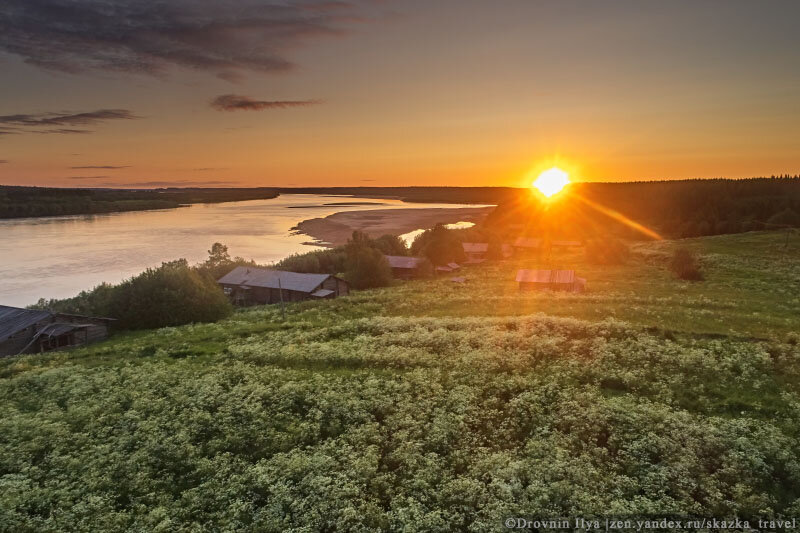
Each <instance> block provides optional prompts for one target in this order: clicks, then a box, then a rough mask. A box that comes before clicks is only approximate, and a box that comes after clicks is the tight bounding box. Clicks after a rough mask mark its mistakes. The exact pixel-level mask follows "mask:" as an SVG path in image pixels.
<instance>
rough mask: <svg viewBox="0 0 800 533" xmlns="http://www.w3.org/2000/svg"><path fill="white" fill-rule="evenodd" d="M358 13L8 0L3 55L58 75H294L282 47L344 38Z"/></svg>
mask: <svg viewBox="0 0 800 533" xmlns="http://www.w3.org/2000/svg"><path fill="white" fill-rule="evenodd" d="M361 3H362V4H365V5H366V4H368V2H361ZM363 7H364V6H359V5H358V2H315V1H309V0H295V1H293V2H285V1H282V2H265V1H263V0H227V1H225V2H220V1H218V0H171V1H169V2H163V1H157V0H81V1H74V0H73V1H64V0H5V1H4V2H3V9H2V10H0V51H3V52H7V53H10V54H13V55H16V56H19V57H21V58H23V60H24V61H25V62H27V63H29V64H32V65H36V66H38V67H41V68H44V69H48V70H56V71H62V72H70V73H80V72H86V71H115V72H125V73H135V74H146V75H156V76H160V75H163V74H164V73H165V72H166V71H167V70H168V69H169V68H170V67H172V66H178V67H182V68H188V69H194V70H200V71H205V72H210V73H213V74H215V75H217V76H218V77H220V78H222V79H226V80H230V81H235V80H237V79H239V78H240V77H241V76H242V73H243V72H283V71H287V70H289V69H291V68H292V67H293V64H292V62H291V61H290V60H288V59H287V58H286V57H285V56H286V52H287V51H288V50H289V49H291V48H295V47H297V46H299V45H302V44H306V43H308V42H309V41H310V40H313V39H317V38H319V37H324V36H336V35H341V34H344V33H346V32H347V30H348V26H349V25H351V24H353V23H354V22H357V21H361V20H363V19H364V17H363V16H362V14H361V12H363V9H362V8H363Z"/></svg>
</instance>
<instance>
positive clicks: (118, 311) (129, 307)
mask: <svg viewBox="0 0 800 533" xmlns="http://www.w3.org/2000/svg"><path fill="white" fill-rule="evenodd" d="M232 311H233V309H232V307H231V304H230V302H228V299H227V298H226V297H225V295H224V294H223V292H222V289H220V287H219V285H217V283H216V282H215V281H214V280H212V279H210V278H209V277H207V276H203V275H201V274H200V273H199V272H197V271H195V270H193V269H191V268H189V265H188V264H187V263H186V260H184V259H181V260H178V261H172V262H169V263H163V264H162V265H161V266H160V267H159V268H149V269H147V270H146V271H144V272H143V273H141V274H139V275H138V276H135V277H133V278H131V279H128V280H126V281H124V282H122V283H121V284H119V285H118V286H116V287H115V288H114V290H113V291H112V295H111V299H110V302H109V314H110V316H112V317H113V318H116V319H117V323H116V324H115V326H116V327H118V328H120V329H149V328H160V327H164V326H178V325H181V324H189V323H192V322H214V321H217V320H219V319H221V318H224V317H226V316H228V315H230V314H231V312H232Z"/></svg>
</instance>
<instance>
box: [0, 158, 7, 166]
mask: <svg viewBox="0 0 800 533" xmlns="http://www.w3.org/2000/svg"><path fill="white" fill-rule="evenodd" d="M6 163H8V159H0V165H5V164H6Z"/></svg>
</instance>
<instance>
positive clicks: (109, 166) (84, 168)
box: [69, 165, 131, 170]
mask: <svg viewBox="0 0 800 533" xmlns="http://www.w3.org/2000/svg"><path fill="white" fill-rule="evenodd" d="M69 168H71V169H73V170H86V169H92V168H94V169H107V170H116V169H119V168H131V167H130V166H129V165H120V166H115V165H85V166H81V167H69Z"/></svg>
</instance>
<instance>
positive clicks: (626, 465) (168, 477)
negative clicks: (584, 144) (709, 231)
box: [0, 233, 800, 531]
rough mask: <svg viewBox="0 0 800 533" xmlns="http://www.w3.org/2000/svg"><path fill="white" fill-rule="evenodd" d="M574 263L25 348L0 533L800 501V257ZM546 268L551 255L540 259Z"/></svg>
mask: <svg viewBox="0 0 800 533" xmlns="http://www.w3.org/2000/svg"><path fill="white" fill-rule="evenodd" d="M784 242H785V235H783V234H774V233H752V234H743V235H730V236H721V237H711V238H703V239H693V240H691V241H685V242H682V243H681V244H682V245H688V246H690V247H693V248H695V249H696V250H697V251H698V252H699V253H700V258H701V263H702V268H703V269H704V272H705V277H706V281H704V282H701V283H688V282H682V281H678V280H675V279H673V278H672V277H671V276H670V274H669V272H668V271H667V270H666V268H665V267H664V258H665V257H668V255H669V251H670V250H671V248H672V247H674V246H676V243H674V242H660V243H647V244H639V245H636V246H635V247H634V253H633V255H632V258H631V260H630V262H629V263H628V264H626V265H621V266H613V267H600V266H593V265H590V264H587V263H585V262H584V261H583V259H582V257H581V254H580V253H579V252H569V253H565V254H563V255H560V256H557V257H555V258H551V262H552V261H559V262H560V263H561V264H560V266H562V267H565V268H567V267H568V268H573V267H574V268H576V269H577V270H579V271H580V275H582V276H584V277H587V278H588V280H589V291H588V292H587V293H585V294H552V293H522V294H521V293H519V291H518V290H517V289H516V286H515V285H514V283H513V279H514V276H513V273H514V271H515V269H516V268H517V267H519V266H520V265H522V264H525V265H526V266H527V265H531V266H533V267H535V266H536V264H535V263H536V261H535V260H530V261H527V262H519V263H518V262H500V263H497V264H487V265H484V266H476V267H472V268H469V269H467V270H466V272H465V275H466V276H467V277H468V281H467V283H466V284H463V285H461V284H454V283H450V282H449V281H448V280H447V278H442V279H434V280H428V281H419V282H409V283H404V284H402V285H400V286H396V287H391V288H386V289H380V290H373V291H362V292H358V293H356V294H354V295H353V296H351V297H348V298H343V299H340V300H333V301H326V302H305V303H300V304H296V305H290V306H288V307H287V313H286V319H285V320H282V319H281V314H280V311H279V310H278V309H276V308H275V307H257V308H252V309H248V310H244V311H241V312H237V313H236V314H235V315H234V316H233V317H232V318H230V319H227V320H224V321H222V322H219V323H216V324H204V325H191V326H184V327H178V328H165V329H160V330H155V331H145V332H136V333H126V334H120V335H117V336H115V337H114V338H112V339H111V340H109V341H107V342H105V343H102V344H97V345H94V346H90V347H87V348H84V349H80V350H75V351H70V352H60V353H51V354H43V355H32V356H25V357H20V358H15V359H6V360H3V361H0V405H2V416H1V417H0V531H65V530H86V531H120V530H133V531H206V530H208V531H396V530H400V529H402V530H405V531H491V530H498V531H503V530H505V527H504V526H503V520H504V519H505V518H507V517H510V516H528V517H537V518H548V517H576V516H581V517H584V518H590V517H603V516H617V517H624V516H642V515H648V516H668V515H682V514H688V515H695V516H708V517H717V518H731V517H734V516H738V517H745V518H755V517H760V518H772V517H796V516H798V515H800V446H799V445H798V444H800V440H799V439H800V346H798V336H797V335H798V333H800V266H799V265H800V252H799V251H798V249H799V248H800V246H798V244H797V243H796V242H792V241H790V244H789V246H788V247H785V246H784ZM532 263H533V264H532Z"/></svg>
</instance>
